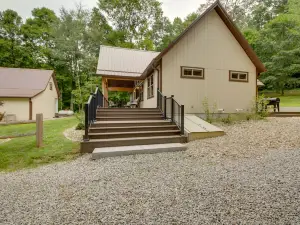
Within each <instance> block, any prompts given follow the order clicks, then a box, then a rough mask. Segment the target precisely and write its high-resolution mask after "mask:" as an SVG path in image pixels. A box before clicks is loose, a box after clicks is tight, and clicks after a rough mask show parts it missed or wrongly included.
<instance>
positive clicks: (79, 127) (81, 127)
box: [75, 123, 84, 130]
mask: <svg viewBox="0 0 300 225" xmlns="http://www.w3.org/2000/svg"><path fill="white" fill-rule="evenodd" d="M75 129H76V130H84V124H83V123H78V124H77V126H76V128H75Z"/></svg>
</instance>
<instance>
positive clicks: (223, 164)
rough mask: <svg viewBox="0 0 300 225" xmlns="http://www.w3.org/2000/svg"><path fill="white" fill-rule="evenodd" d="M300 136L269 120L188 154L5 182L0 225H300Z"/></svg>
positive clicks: (100, 163) (87, 164) (67, 168)
mask: <svg viewBox="0 0 300 225" xmlns="http://www.w3.org/2000/svg"><path fill="white" fill-rule="evenodd" d="M299 127H300V118H269V119H267V121H250V122H244V123H240V124H235V125H231V126H222V127H221V128H222V129H224V131H225V132H226V134H227V135H225V136H222V137H218V138H212V139H206V140H198V141H195V142H191V143H189V144H188V146H189V148H188V150H187V151H185V152H177V153H161V154H152V155H135V156H126V157H115V158H104V159H100V160H91V159H90V158H91V155H90V154H87V155H85V156H83V157H80V158H78V159H77V160H74V161H71V162H64V163H57V164H52V165H48V166H43V167H40V168H36V169H30V170H22V171H19V172H14V173H0V187H1V188H0V203H1V204H0V224H5V225H12V224H13V225H19V224H32V225H35V224H91V225H92V224H164V225H165V224H166V225H167V224H189V225H190V224H191V225H193V224H299V223H300V207H299V202H300V191H299V190H300V176H299V174H300V150H299V149H300V139H299Z"/></svg>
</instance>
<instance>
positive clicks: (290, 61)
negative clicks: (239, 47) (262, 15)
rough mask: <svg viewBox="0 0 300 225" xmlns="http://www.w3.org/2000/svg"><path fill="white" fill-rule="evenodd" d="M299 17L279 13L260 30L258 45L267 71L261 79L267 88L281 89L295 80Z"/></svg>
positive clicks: (299, 68) (299, 50) (299, 55)
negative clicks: (261, 48) (260, 47)
mask: <svg viewBox="0 0 300 225" xmlns="http://www.w3.org/2000/svg"><path fill="white" fill-rule="evenodd" d="M299 28H300V19H299V16H294V15H292V14H281V15H279V16H277V17H276V18H275V19H273V20H272V21H270V22H269V23H268V24H267V25H266V27H265V29H264V30H263V31H262V35H261V37H262V39H261V40H260V46H262V45H263V44H264V45H265V47H264V50H265V52H264V54H265V55H264V56H263V57H262V58H263V59H264V62H265V64H266V66H267V69H268V71H267V72H266V73H264V74H263V76H262V78H263V81H264V82H266V84H267V85H268V86H269V88H273V89H276V90H278V91H281V94H282V95H283V94H284V89H285V88H288V87H290V86H291V85H293V84H295V82H297V79H296V80H295V78H292V76H293V74H295V73H298V72H299V71H300V29H299Z"/></svg>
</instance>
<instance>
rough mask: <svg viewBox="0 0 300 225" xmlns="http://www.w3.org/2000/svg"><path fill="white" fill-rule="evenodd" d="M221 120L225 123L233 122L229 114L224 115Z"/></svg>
mask: <svg viewBox="0 0 300 225" xmlns="http://www.w3.org/2000/svg"><path fill="white" fill-rule="evenodd" d="M221 121H222V122H223V123H225V124H231V123H232V122H233V119H232V116H231V114H228V115H227V116H226V117H224V118H222V119H221Z"/></svg>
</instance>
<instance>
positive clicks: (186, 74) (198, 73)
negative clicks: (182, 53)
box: [181, 66, 204, 79]
mask: <svg viewBox="0 0 300 225" xmlns="http://www.w3.org/2000/svg"><path fill="white" fill-rule="evenodd" d="M181 78H191V79H204V69H203V68H199V67H186V66H182V67H181Z"/></svg>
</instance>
